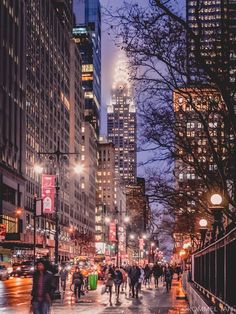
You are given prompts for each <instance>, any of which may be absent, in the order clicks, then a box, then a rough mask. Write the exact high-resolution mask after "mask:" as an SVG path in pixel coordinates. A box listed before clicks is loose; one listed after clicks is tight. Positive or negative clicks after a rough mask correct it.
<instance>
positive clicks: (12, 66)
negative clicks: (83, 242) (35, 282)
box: [0, 0, 26, 262]
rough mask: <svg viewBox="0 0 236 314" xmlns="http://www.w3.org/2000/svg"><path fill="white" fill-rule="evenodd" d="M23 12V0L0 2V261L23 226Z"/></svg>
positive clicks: (24, 29) (6, 256)
mask: <svg viewBox="0 0 236 314" xmlns="http://www.w3.org/2000/svg"><path fill="white" fill-rule="evenodd" d="M25 14H26V12H25V1H23V0H20V1H8V0H6V1H1V3H0V68H1V71H0V224H3V225H4V226H5V228H6V236H5V241H4V244H3V246H4V247H5V249H4V248H2V246H1V245H0V256H1V258H0V262H1V261H2V260H1V259H4V260H5V259H7V258H8V256H9V254H10V252H11V251H10V249H11V248H13V247H14V244H13V242H14V243H15V242H18V241H19V240H20V233H21V232H22V230H23V225H22V221H23V220H22V215H23V214H22V212H23V206H24V197H25V132H26V130H25V120H26V119H25V118H26V117H25V54H24V51H25V31H26V25H25ZM8 241H9V242H8Z"/></svg>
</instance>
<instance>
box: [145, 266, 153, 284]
mask: <svg viewBox="0 0 236 314" xmlns="http://www.w3.org/2000/svg"><path fill="white" fill-rule="evenodd" d="M151 275H152V270H151V268H150V267H149V265H146V266H145V268H144V284H145V287H146V285H148V287H149V286H150V281H151Z"/></svg>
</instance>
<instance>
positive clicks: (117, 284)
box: [114, 267, 123, 301]
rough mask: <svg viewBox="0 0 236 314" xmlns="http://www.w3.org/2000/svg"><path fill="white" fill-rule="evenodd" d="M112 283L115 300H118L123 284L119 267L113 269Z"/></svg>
mask: <svg viewBox="0 0 236 314" xmlns="http://www.w3.org/2000/svg"><path fill="white" fill-rule="evenodd" d="M114 283H115V292H116V300H117V301H118V300H119V296H120V286H121V284H122V283H123V274H122V272H121V270H120V269H119V267H116V269H115V278H114Z"/></svg>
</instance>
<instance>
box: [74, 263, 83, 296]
mask: <svg viewBox="0 0 236 314" xmlns="http://www.w3.org/2000/svg"><path fill="white" fill-rule="evenodd" d="M83 283H84V276H83V275H82V273H81V271H80V269H79V267H78V266H77V267H76V268H75V272H74V274H73V276H72V284H73V285H74V295H75V299H76V302H78V300H79V299H80V296H81V287H82V285H83Z"/></svg>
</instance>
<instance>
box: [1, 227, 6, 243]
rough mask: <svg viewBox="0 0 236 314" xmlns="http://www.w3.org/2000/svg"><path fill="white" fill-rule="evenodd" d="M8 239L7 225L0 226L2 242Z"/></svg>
mask: <svg viewBox="0 0 236 314" xmlns="http://www.w3.org/2000/svg"><path fill="white" fill-rule="evenodd" d="M5 238H6V225H4V224H0V241H3V240H5Z"/></svg>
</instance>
